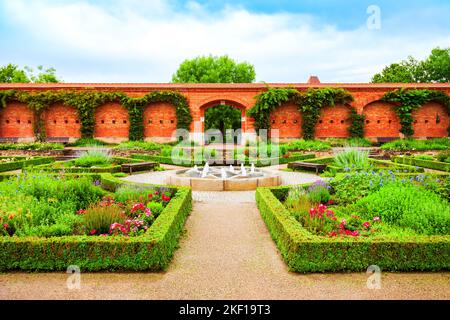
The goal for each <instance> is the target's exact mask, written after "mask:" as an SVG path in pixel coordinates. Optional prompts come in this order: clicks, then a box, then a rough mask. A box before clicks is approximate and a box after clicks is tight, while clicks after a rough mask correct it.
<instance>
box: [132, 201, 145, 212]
mask: <svg viewBox="0 0 450 320" xmlns="http://www.w3.org/2000/svg"><path fill="white" fill-rule="evenodd" d="M137 210H145V206H144V205H143V204H142V203H136V204H135V205H134V206H133V208H131V213H133V212H135V211H137Z"/></svg>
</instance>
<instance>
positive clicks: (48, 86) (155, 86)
mask: <svg viewBox="0 0 450 320" xmlns="http://www.w3.org/2000/svg"><path fill="white" fill-rule="evenodd" d="M267 86H269V87H294V88H298V89H307V88H321V87H341V88H346V89H353V90H355V89H362V90H365V89H378V90H385V89H397V88H418V89H448V90H450V83H320V84H307V83H189V84H185V83H45V84H44V83H0V90H7V89H18V90H55V89H74V90H95V89H97V90H105V89H106V90H118V91H120V90H124V91H135V90H183V91H191V90H192V91H195V90H205V89H212V90H219V91H220V90H235V91H238V90H260V89H264V88H265V87H267Z"/></svg>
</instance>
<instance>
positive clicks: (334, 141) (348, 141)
mask: <svg viewBox="0 0 450 320" xmlns="http://www.w3.org/2000/svg"><path fill="white" fill-rule="evenodd" d="M325 142H326V143H328V144H329V145H330V146H331V147H371V146H372V142H370V140H367V139H365V138H327V139H325Z"/></svg>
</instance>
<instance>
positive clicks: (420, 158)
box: [414, 154, 434, 161]
mask: <svg viewBox="0 0 450 320" xmlns="http://www.w3.org/2000/svg"><path fill="white" fill-rule="evenodd" d="M414 158H416V159H419V160H431V161H432V160H434V158H433V156H430V155H428V154H418V155H416V156H414Z"/></svg>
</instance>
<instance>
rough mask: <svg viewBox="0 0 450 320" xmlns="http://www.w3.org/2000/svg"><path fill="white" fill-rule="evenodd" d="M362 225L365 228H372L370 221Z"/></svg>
mask: <svg viewBox="0 0 450 320" xmlns="http://www.w3.org/2000/svg"><path fill="white" fill-rule="evenodd" d="M362 225H363V227H364V228H369V227H370V223H369V221H366V222H364V223H363V224H362Z"/></svg>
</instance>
